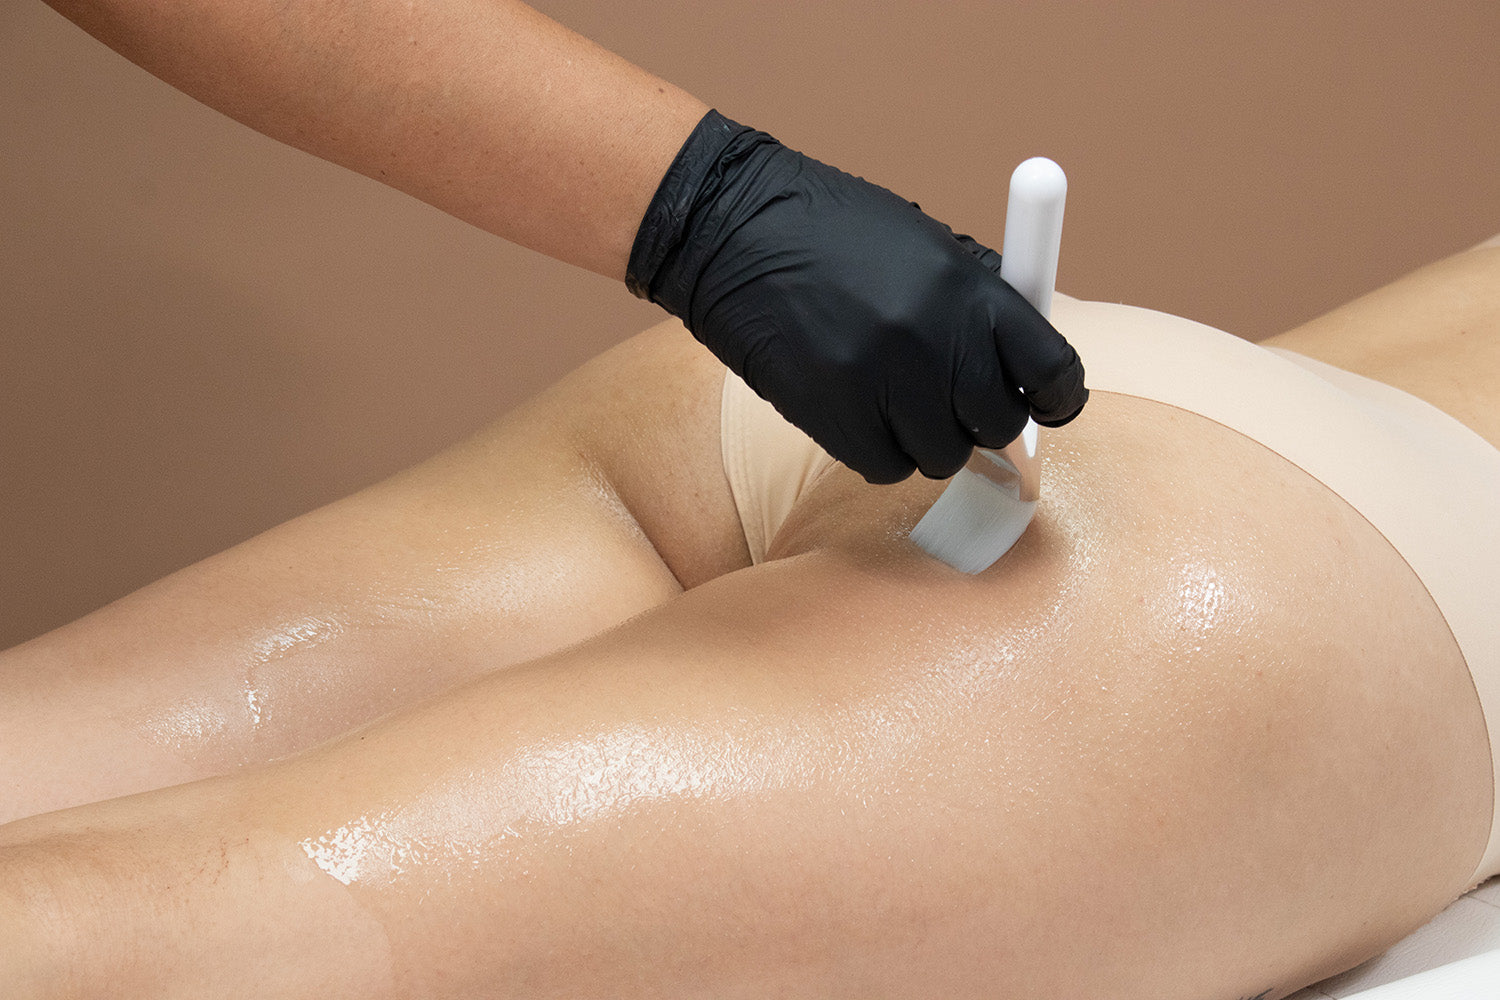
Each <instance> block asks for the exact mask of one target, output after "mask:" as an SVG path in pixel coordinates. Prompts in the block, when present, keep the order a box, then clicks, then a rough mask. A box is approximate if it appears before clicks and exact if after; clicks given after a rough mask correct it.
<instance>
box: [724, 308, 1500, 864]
mask: <svg viewBox="0 0 1500 1000" xmlns="http://www.w3.org/2000/svg"><path fill="white" fill-rule="evenodd" d="M1052 321H1053V323H1054V324H1055V325H1056V326H1057V328H1058V329H1059V330H1061V331H1062V332H1063V334H1064V335H1065V336H1067V338H1068V340H1069V341H1070V342H1071V343H1072V344H1073V346H1074V347H1075V348H1076V349H1077V350H1078V353H1079V355H1080V356H1081V357H1082V358H1083V361H1084V365H1085V366H1086V368H1087V370H1088V384H1089V387H1090V388H1091V389H1098V390H1101V391H1106V392H1116V393H1122V394H1125V395H1131V396H1138V397H1141V398H1143V399H1149V400H1154V401H1156V402H1161V403H1166V404H1168V405H1171V406H1175V407H1178V408H1180V409H1184V410H1187V411H1189V412H1192V413H1196V414H1199V415H1201V416H1204V417H1207V418H1208V419H1210V420H1213V421H1216V422H1217V423H1220V424H1223V425H1224V426H1226V427H1229V428H1230V429H1232V430H1235V431H1238V432H1239V433H1241V434H1243V435H1245V436H1246V437H1248V438H1250V439H1251V440H1254V441H1256V442H1259V443H1260V444H1262V445H1264V446H1265V447H1267V448H1269V449H1271V450H1272V451H1274V452H1276V453H1277V454H1278V455H1281V456H1282V457H1283V458H1285V459H1287V460H1288V461H1290V462H1292V463H1293V464H1294V465H1296V466H1298V467H1299V468H1301V469H1302V470H1303V471H1305V472H1307V473H1308V474H1309V475H1311V476H1312V477H1313V478H1315V479H1317V480H1318V481H1319V482H1321V483H1322V484H1323V485H1324V486H1326V487H1328V489H1330V490H1332V491H1333V492H1334V493H1335V494H1337V495H1338V496H1339V497H1341V498H1342V499H1343V500H1344V501H1345V502H1346V503H1348V504H1349V505H1350V506H1352V507H1353V508H1354V509H1355V510H1357V511H1358V512H1359V513H1360V514H1361V515H1363V516H1364V518H1365V519H1366V520H1367V521H1369V522H1370V523H1371V524H1372V525H1374V527H1375V528H1376V530H1378V531H1379V532H1380V533H1381V534H1382V535H1384V536H1385V538H1386V539H1387V540H1388V541H1389V542H1390V543H1391V545H1392V546H1393V547H1394V548H1395V549H1396V551H1397V552H1398V553H1400V554H1401V556H1402V557H1403V558H1404V559H1405V560H1406V562H1407V564H1408V565H1410V566H1411V568H1412V570H1413V571H1415V572H1416V574H1417V576H1418V578H1420V579H1421V581H1422V583H1423V584H1424V585H1425V586H1426V588H1427V590H1428V592H1429V593H1430V594H1431V595H1432V598H1433V601H1434V602H1435V603H1436V604H1437V606H1438V608H1439V610H1440V611H1441V612H1442V614H1443V617H1444V618H1445V619H1446V621H1447V623H1448V627H1449V629H1450V630H1451V631H1452V633H1453V636H1454V638H1455V640H1457V642H1458V646H1459V649H1460V650H1461V652H1462V653H1463V657H1464V660H1465V661H1466V663H1467V664H1468V667H1469V673H1470V675H1471V676H1472V678H1473V680H1474V687H1475V689H1476V690H1477V692H1478V694H1479V702H1480V706H1481V708H1482V709H1483V712H1484V717H1485V726H1486V729H1487V730H1488V732H1489V734H1490V754H1491V765H1492V767H1493V768H1494V771H1493V773H1494V774H1495V775H1496V776H1497V779H1500V766H1497V765H1496V761H1495V755H1496V751H1497V749H1500V740H1497V739H1496V738H1495V728H1496V727H1497V726H1500V450H1497V449H1496V448H1494V447H1493V446H1491V445H1490V444H1489V443H1488V442H1487V441H1485V440H1484V439H1483V438H1481V437H1480V436H1479V435H1478V434H1475V433H1474V432H1473V431H1471V430H1469V429H1468V428H1467V427H1465V426H1464V425H1463V424H1461V423H1459V422H1458V421H1457V420H1455V419H1453V418H1452V417H1450V416H1448V415H1447V414H1445V413H1443V412H1442V411H1441V410H1438V409H1437V408H1435V407H1433V406H1431V405H1429V404H1427V403H1424V402H1422V401H1421V400H1419V399H1417V398H1415V397H1414V396H1410V395H1408V394H1407V393H1404V392H1402V391H1400V390H1398V389H1393V388H1391V387H1390V386H1387V385H1384V384H1382V383H1380V382H1375V381H1373V380H1371V379H1367V378H1363V377H1362V376H1359V375H1354V374H1351V373H1349V372H1346V371H1343V370H1341V369H1338V368H1335V367H1333V366H1331V365H1326V364H1323V363H1321V362H1318V361H1314V360H1312V359H1310V358H1305V357H1302V356H1300V355H1297V354H1294V353H1292V352H1291V351H1286V350H1281V349H1277V348H1265V347H1260V346H1259V345H1256V344H1252V343H1250V342H1249V341H1245V340H1241V339H1240V338H1238V337H1234V336H1232V335H1230V334H1227V333H1224V332H1223V331H1220V330H1215V329H1214V328H1212V327H1209V326H1204V325H1203V324H1201V323H1194V322H1192V321H1191V320H1185V319H1181V318H1179V317H1176V316H1170V315H1167V314H1165V313H1158V312H1154V311H1152V310H1149V309H1139V308H1135V307H1132V306H1122V305H1113V304H1110V303H1102V302H1083V301H1080V300H1077V299H1071V298H1067V297H1065V296H1058V297H1057V299H1056V302H1055V304H1054V307H1053V315H1052ZM720 433H721V445H722V453H723V459H724V471H725V473H726V475H727V476H728V478H729V485H730V489H731V491H732V493H733V495H734V502H735V506H736V508H737V509H738V511H739V515H740V522H741V525H742V526H743V528H744V533H745V541H746V542H747V543H748V545H749V547H750V553H751V557H752V559H753V560H754V561H755V562H761V561H763V560H764V558H765V552H766V547H767V546H768V545H769V544H770V543H771V540H772V539H773V538H774V537H775V535H776V532H777V530H778V529H779V527H780V525H781V523H782V522H783V521H784V520H785V519H786V516H787V514H788V513H789V512H790V511H791V509H792V506H793V505H794V504H795V503H796V501H797V499H798V497H799V496H801V494H802V493H803V491H804V490H806V488H807V486H808V485H809V484H810V483H811V482H812V481H813V479H814V478H816V477H817V475H818V474H819V473H821V472H822V471H823V469H824V468H826V467H827V466H828V465H830V464H832V462H833V459H832V458H830V457H829V456H828V455H827V454H826V453H825V452H824V451H823V450H822V449H821V448H819V447H818V446H817V445H816V444H814V443H813V442H812V441H811V440H810V439H809V438H808V437H807V436H806V435H804V434H802V432H801V431H799V430H797V429H796V428H795V427H793V426H791V425H790V424H788V423H787V422H786V421H784V420H782V419H781V417H780V416H779V415H778V414H777V413H776V411H775V410H774V409H773V408H772V407H771V406H770V405H769V404H768V403H765V402H764V401H762V400H761V399H760V398H759V397H757V396H756V395H755V394H754V393H753V392H752V391H751V390H750V389H749V388H748V387H747V386H746V385H745V384H744V382H742V381H740V379H738V378H737V377H735V376H734V375H733V374H726V375H725V378H724V388H723V395H722V403H721V408H720ZM1044 433H1045V432H1044ZM1496 801H1500V793H1497V796H1496ZM1497 820H1500V810H1496V811H1495V814H1494V817H1492V820H1491V828H1490V837H1489V842H1488V843H1487V845H1486V846H1485V850H1484V856H1483V858H1482V860H1481V861H1480V864H1479V867H1478V868H1477V869H1476V871H1475V873H1474V877H1473V879H1472V880H1471V881H1473V882H1478V881H1480V880H1482V879H1485V878H1488V877H1490V876H1492V875H1495V874H1497V873H1500V822H1497Z"/></svg>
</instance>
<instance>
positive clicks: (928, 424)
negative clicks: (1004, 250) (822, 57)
mask: <svg viewBox="0 0 1500 1000" xmlns="http://www.w3.org/2000/svg"><path fill="white" fill-rule="evenodd" d="M999 270H1000V255H999V254H997V253H995V252H994V251H993V250H990V249H987V248H986V247H983V246H981V245H980V244H978V243H976V242H975V241H974V240H972V239H970V238H969V237H967V236H955V235H954V233H953V231H952V230H950V229H949V228H948V227H947V226H945V225H943V224H942V223H940V222H937V221H935V220H934V219H931V218H929V217H928V216H926V215H924V214H923V213H922V211H921V210H920V209H919V208H918V207H917V206H916V205H914V204H912V203H910V202H907V201H905V200H903V199H901V198H899V197H897V196H896V195H894V194H892V193H891V192H890V191H887V190H886V189H885V188H882V187H878V186H877V185H874V184H870V183H869V182H867V181H864V180H861V179H860V178H858V177H852V176H850V175H849V174H846V173H843V172H842V171H839V170H835V169H833V168H832V167H829V166H827V165H826V164H823V163H819V162H818V161H817V160H814V159H811V158H809V157H806V156H803V155H802V154H801V153H798V152H795V151H794V150H791V149H788V148H786V147H785V146H783V145H782V144H781V143H779V142H777V141H776V140H775V139H773V138H771V137H770V136H768V135H766V134H765V133H763V132H756V131H754V130H752V129H749V128H746V127H745V126H743V125H737V124H735V123H734V122H731V121H729V120H728V119H726V118H724V117H723V116H721V115H719V114H718V113H717V112H714V111H710V112H709V113H708V114H707V115H706V116H705V117H704V118H703V120H702V121H700V122H699V123H698V126H697V128H696V129H694V131H693V134H692V135H691V136H690V137H689V138H688V140H687V142H686V143H685V144H684V146H683V148H682V150H681V152H679V153H678V155H677V159H676V160H675V162H673V164H672V166H671V168H670V169H669V170H668V171H667V174H666V176H665V177H664V178H663V180H662V182H661V186H660V187H659V188H658V189H657V192H656V196H655V197H654V198H653V200H652V203H651V206H650V208H648V209H647V211H646V215H645V218H644V220H643V221H642V223H641V228H640V231H639V232H638V233H637V235H636V240H635V245H634V247H633V248H632V250H631V254H630V264H629V267H628V269H627V272H626V283H627V284H628V285H629V287H630V290H631V291H632V292H634V293H635V294H636V295H638V296H640V297H642V298H649V299H650V300H651V301H653V302H656V303H658V304H659V305H661V306H663V307H664V308H665V309H666V310H667V311H668V312H670V313H672V314H673V315H676V316H678V317H681V319H682V320H683V322H684V323H686V324H687V327H688V329H689V330H691V331H692V332H693V335H694V336H695V337H697V338H698V340H700V341H701V342H702V343H703V344H704V345H705V346H707V347H708V348H709V350H711V351H713V352H714V354H715V355H717V356H718V357H719V360H721V361H723V362H724V363H725V364H726V365H728V366H729V368H730V369H732V370H733V371H734V372H735V373H737V374H738V375H739V376H740V377H741V378H743V379H744V380H745V382H746V383H747V384H749V386H750V388H752V389H753V390H755V392H756V393H757V394H759V395H760V396H761V397H763V398H764V399H766V400H768V401H770V402H771V404H772V405H774V406H775V407H776V409H777V410H778V411H779V412H780V413H781V415H782V416H783V417H785V418H786V419H787V420H788V421H790V422H791V423H793V424H795V425H797V426H798V427H800V428H801V429H802V430H803V431H804V432H806V433H807V434H808V436H809V437H811V438H812V439H813V440H814V441H816V442H817V443H818V444H819V445H821V446H822V447H823V448H824V450H826V451H827V452H828V453H829V454H830V455H832V456H833V457H834V458H836V459H838V460H839V461H841V462H843V463H844V464H845V465H847V466H849V467H850V468H851V469H853V470H855V471H856V472H858V473H860V474H861V475H862V476H864V477H865V479H866V480H868V481H869V482H872V483H893V482H897V481H899V480H902V479H905V478H906V477H907V476H909V475H910V474H911V472H912V470H913V469H914V468H916V469H920V470H921V471H922V473H923V474H924V475H926V476H929V477H931V478H934V479H944V478H947V477H948V476H951V475H953V474H954V473H955V472H957V471H958V470H959V469H960V468H962V467H963V464H964V462H966V461H967V460H968V457H969V453H970V451H971V449H972V448H973V447H974V445H976V444H978V445H981V446H984V447H989V448H999V447H1003V446H1004V445H1006V444H1008V443H1009V442H1010V441H1012V440H1014V439H1015V437H1016V436H1017V435H1018V434H1020V432H1021V429H1022V428H1023V427H1024V426H1025V424H1026V417H1027V414H1028V413H1030V415H1031V416H1032V417H1033V418H1034V419H1035V420H1036V421H1037V423H1039V424H1043V425H1046V426H1049V427H1056V426H1059V425H1061V424H1065V423H1067V422H1068V421H1069V420H1071V419H1073V417H1074V416H1076V415H1077V414H1078V411H1079V410H1080V409H1081V408H1082V407H1083V404H1084V401H1085V400H1086V399H1087V398H1088V390H1087V389H1085V388H1084V385H1083V365H1082V363H1081V362H1080V361H1079V360H1078V355H1077V354H1076V353H1075V352H1074V350H1073V348H1072V347H1071V346H1069V345H1068V343H1067V341H1065V340H1064V339H1063V337H1062V335H1061V334H1059V333H1058V332H1057V331H1056V330H1054V329H1053V328H1052V325H1051V324H1050V323H1048V322H1047V321H1046V320H1045V319H1044V318H1042V316H1041V314H1039V313H1038V312H1037V311H1036V310H1035V309H1033V308H1032V307H1031V304H1030V303H1028V302H1027V301H1026V300H1025V299H1024V298H1023V297H1022V296H1021V295H1020V294H1019V293H1018V292H1016V291H1015V290H1014V289H1012V288H1011V287H1010V286H1009V285H1008V284H1006V283H1005V282H1004V281H1001V280H1000V277H999Z"/></svg>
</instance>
